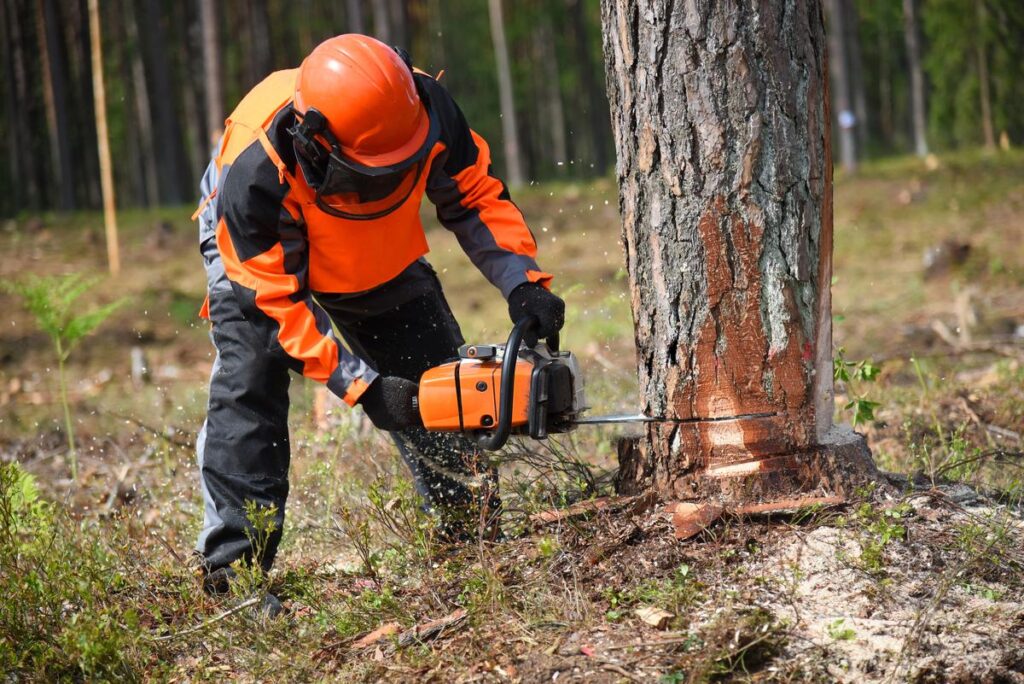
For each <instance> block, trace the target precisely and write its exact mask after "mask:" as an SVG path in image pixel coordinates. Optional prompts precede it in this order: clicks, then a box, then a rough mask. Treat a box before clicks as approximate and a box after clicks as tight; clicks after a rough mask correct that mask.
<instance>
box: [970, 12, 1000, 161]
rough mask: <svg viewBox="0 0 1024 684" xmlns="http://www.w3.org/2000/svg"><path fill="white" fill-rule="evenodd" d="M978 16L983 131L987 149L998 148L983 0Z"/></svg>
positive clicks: (975, 45) (986, 16)
mask: <svg viewBox="0 0 1024 684" xmlns="http://www.w3.org/2000/svg"><path fill="white" fill-rule="evenodd" d="M974 6H975V10H976V12H977V17H978V31H977V35H976V36H975V38H974V51H975V58H976V61H977V63H978V85H979V88H978V97H979V98H980V99H981V132H982V135H983V136H984V140H985V149H986V150H994V149H995V148H996V134H995V131H994V130H993V127H992V92H991V89H990V85H989V78H988V54H987V50H986V47H987V45H986V43H987V41H986V40H985V34H986V31H987V30H988V29H987V26H988V12H987V11H986V10H985V3H984V2H982V0H975V3H974Z"/></svg>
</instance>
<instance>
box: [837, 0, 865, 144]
mask: <svg viewBox="0 0 1024 684" xmlns="http://www.w3.org/2000/svg"><path fill="white" fill-rule="evenodd" d="M842 3H843V7H844V9H845V10H846V17H845V19H844V22H843V23H844V25H845V26H846V47H847V52H846V57H847V61H846V73H847V76H848V77H849V83H850V101H851V103H852V104H853V113H854V116H855V117H856V125H855V126H854V128H853V132H854V135H855V136H856V138H857V159H858V160H860V159H863V158H864V155H865V154H866V153H867V147H868V98H867V92H866V90H865V88H864V59H863V55H862V54H861V47H860V24H861V20H860V13H859V12H858V11H857V3H856V1H855V0H842Z"/></svg>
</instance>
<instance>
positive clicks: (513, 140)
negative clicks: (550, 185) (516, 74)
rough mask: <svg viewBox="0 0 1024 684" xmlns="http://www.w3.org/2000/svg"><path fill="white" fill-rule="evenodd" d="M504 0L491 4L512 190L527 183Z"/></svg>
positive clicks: (496, 0)
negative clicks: (503, 14)
mask: <svg viewBox="0 0 1024 684" xmlns="http://www.w3.org/2000/svg"><path fill="white" fill-rule="evenodd" d="M501 5H502V3H501V0H488V3H487V9H488V12H489V14H490V19H491V40H492V41H493V42H494V60H495V63H496V65H497V68H498V97H499V100H500V102H501V132H502V135H503V137H504V138H505V178H506V180H507V181H508V184H509V185H510V186H512V187H519V186H521V185H523V183H524V182H525V179H526V176H525V175H524V173H523V159H522V155H521V152H520V147H519V128H518V126H517V125H516V106H515V99H514V97H513V94H512V70H511V68H510V66H509V61H508V44H507V43H506V42H505V18H504V17H503V16H502V7H501Z"/></svg>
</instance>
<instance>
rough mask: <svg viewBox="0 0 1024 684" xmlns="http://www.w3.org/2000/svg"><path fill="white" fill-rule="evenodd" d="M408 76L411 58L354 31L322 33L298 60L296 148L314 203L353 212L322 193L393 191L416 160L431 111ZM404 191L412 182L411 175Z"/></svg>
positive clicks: (431, 122)
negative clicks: (304, 164)
mask: <svg viewBox="0 0 1024 684" xmlns="http://www.w3.org/2000/svg"><path fill="white" fill-rule="evenodd" d="M428 105H429V103H428V102H427V101H426V98H425V96H424V95H423V93H421V92H420V91H419V89H418V88H417V85H416V82H415V80H414V79H413V72H412V65H411V60H410V59H409V56H408V54H407V53H405V51H404V50H401V49H400V48H390V47H388V46H387V45H385V44H384V43H382V42H380V41H379V40H376V39H375V38H370V37H369V36H363V35H359V34H345V35H341V36H335V37H334V38H328V39H327V40H325V41H324V42H323V43H321V44H320V45H318V46H317V47H316V48H314V49H313V51H312V52H311V53H310V54H309V56H308V57H306V59H305V60H303V62H302V66H301V67H299V74H298V77H297V79H296V84H295V102H294V110H295V113H296V117H297V123H296V125H295V127H293V128H292V129H290V132H291V133H292V136H293V138H294V141H295V144H296V148H297V150H298V151H299V152H300V153H301V155H302V156H303V157H305V159H306V161H307V162H309V163H310V164H311V165H312V169H313V173H311V174H310V175H311V176H313V179H310V180H311V181H312V182H311V185H314V186H316V190H317V204H318V205H320V207H321V208H322V209H324V210H325V211H327V212H328V213H331V214H334V215H336V216H341V217H343V218H353V219H370V218H376V217H378V216H381V215H384V214H387V213H390V212H391V211H393V210H394V209H396V208H397V207H398V206H400V205H401V204H402V203H403V202H404V201H405V199H406V198H407V197H408V193H406V194H405V196H403V197H402V198H401V199H400V200H399V201H398V202H397V203H396V204H394V205H393V206H392V207H390V208H389V209H387V210H384V211H383V212H373V213H371V214H353V213H351V212H349V211H343V210H339V209H338V208H337V206H335V204H336V203H334V202H331V203H327V202H326V201H324V200H323V199H322V195H349V196H351V195H353V194H355V195H358V197H359V201H365V202H374V201H377V200H381V199H383V198H384V197H387V196H389V195H391V194H392V193H394V192H395V190H396V189H398V187H399V186H400V185H402V181H403V180H407V176H409V175H410V174H409V173H408V171H410V170H411V167H412V166H413V165H414V164H417V162H419V165H418V170H417V173H416V178H417V180H418V178H419V175H420V173H422V171H423V161H424V157H425V156H426V154H427V152H429V150H430V148H431V147H433V144H434V142H436V140H437V138H438V134H439V128H438V124H437V122H436V117H432V116H431V115H430V112H429V110H428ZM406 185H409V189H410V191H411V188H412V186H413V185H415V181H414V182H413V183H411V184H409V183H406Z"/></svg>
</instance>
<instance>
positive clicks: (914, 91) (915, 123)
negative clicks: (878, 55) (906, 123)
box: [903, 0, 928, 157]
mask: <svg viewBox="0 0 1024 684" xmlns="http://www.w3.org/2000/svg"><path fill="white" fill-rule="evenodd" d="M903 39H904V41H906V44H907V67H908V69H909V70H910V109H911V130H912V131H913V134H914V153H915V154H917V156H919V157H924V156H927V155H928V117H927V114H926V111H925V99H924V71H923V70H922V68H921V27H920V21H919V19H918V15H917V2H916V0H903Z"/></svg>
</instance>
